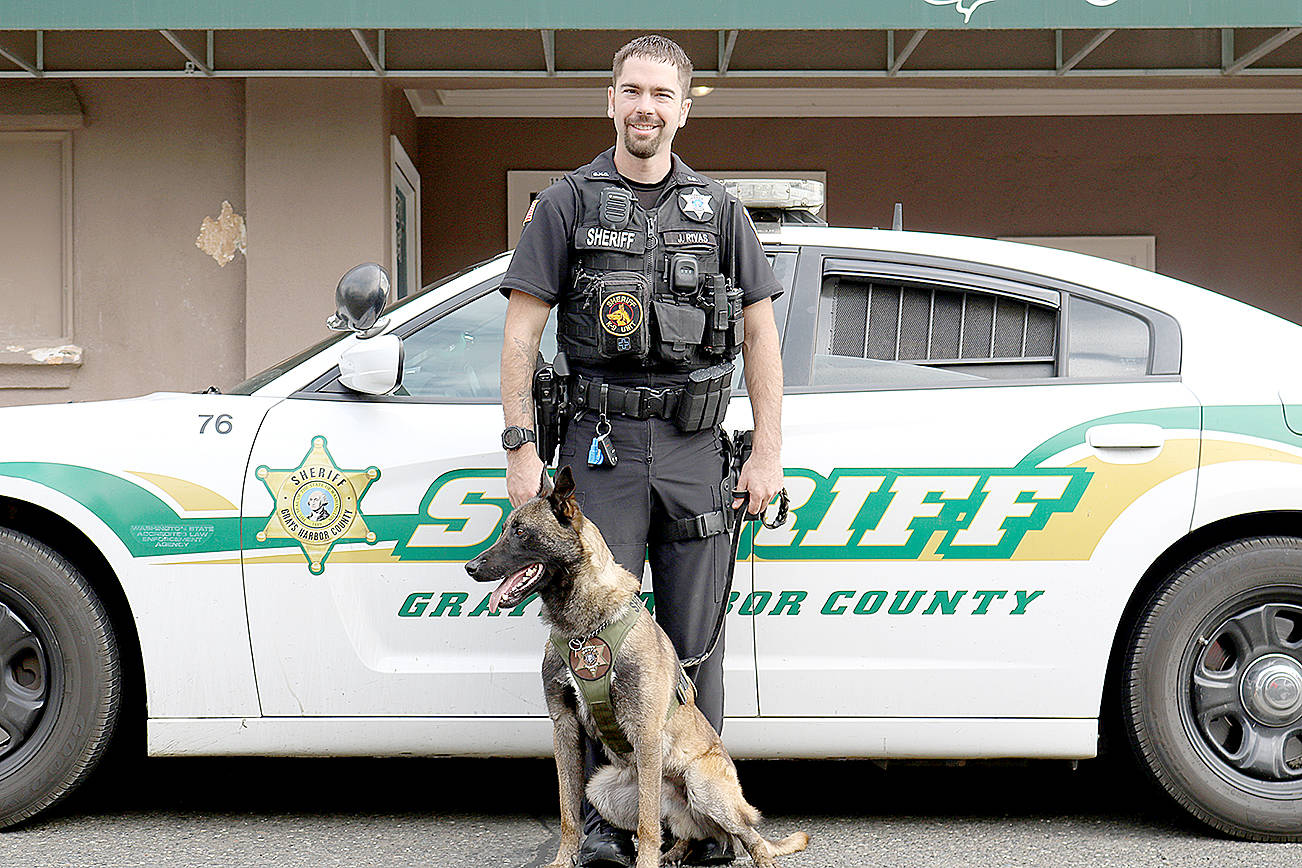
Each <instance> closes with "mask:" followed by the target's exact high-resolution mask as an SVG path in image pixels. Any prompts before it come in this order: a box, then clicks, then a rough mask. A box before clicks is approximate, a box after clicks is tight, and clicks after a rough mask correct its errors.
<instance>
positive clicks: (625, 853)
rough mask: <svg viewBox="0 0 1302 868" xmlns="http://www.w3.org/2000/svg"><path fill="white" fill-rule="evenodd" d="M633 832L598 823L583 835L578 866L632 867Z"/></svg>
mask: <svg viewBox="0 0 1302 868" xmlns="http://www.w3.org/2000/svg"><path fill="white" fill-rule="evenodd" d="M635 857H636V851H635V850H634V849H633V833H632V832H629V831H626V830H624V829H616V828H615V827H614V826H611V825H609V824H607V823H600V824H598V825H596V826H595V827H594V828H592V829H591V830H589V831H588V833H587V834H586V835H584V836H583V846H581V847H580V848H579V863H578V864H579V868H632V865H633V861H634V859H635Z"/></svg>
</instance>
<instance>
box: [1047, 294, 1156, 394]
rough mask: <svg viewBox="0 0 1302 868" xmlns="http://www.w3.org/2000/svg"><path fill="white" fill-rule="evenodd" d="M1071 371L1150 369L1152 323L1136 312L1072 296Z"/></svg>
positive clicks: (1126, 373) (1113, 373)
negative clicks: (1150, 330) (1150, 328)
mask: <svg viewBox="0 0 1302 868" xmlns="http://www.w3.org/2000/svg"><path fill="white" fill-rule="evenodd" d="M1067 322H1068V329H1067V331H1068V338H1067V373H1068V375H1069V376H1072V377H1139V376H1143V375H1144V374H1146V373H1148V359H1149V356H1150V347H1151V345H1152V341H1151V337H1150V334H1149V328H1148V323H1146V322H1145V321H1144V320H1142V319H1140V318H1139V317H1137V316H1135V315H1134V314H1132V313H1127V312H1126V311H1123V310H1118V309H1117V308H1115V307H1110V306H1108V305H1103V304H1099V303H1097V302H1093V301H1089V300H1087V299H1083V298H1079V297H1077V296H1072V298H1071V301H1070V302H1069V306H1068V318H1067Z"/></svg>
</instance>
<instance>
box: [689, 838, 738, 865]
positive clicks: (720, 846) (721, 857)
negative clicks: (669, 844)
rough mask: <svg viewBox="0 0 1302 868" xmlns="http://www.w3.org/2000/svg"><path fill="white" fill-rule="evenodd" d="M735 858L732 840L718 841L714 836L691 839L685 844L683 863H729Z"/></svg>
mask: <svg viewBox="0 0 1302 868" xmlns="http://www.w3.org/2000/svg"><path fill="white" fill-rule="evenodd" d="M736 858H737V854H736V852H734V851H733V849H732V841H731V840H729V841H726V842H723V843H720V842H719V841H718V839H716V838H704V839H702V840H700V841H693V842H692V843H691V844H689V845H688V846H687V856H686V857H684V859H683V864H684V865H731V864H732V863H733V861H735V860H736Z"/></svg>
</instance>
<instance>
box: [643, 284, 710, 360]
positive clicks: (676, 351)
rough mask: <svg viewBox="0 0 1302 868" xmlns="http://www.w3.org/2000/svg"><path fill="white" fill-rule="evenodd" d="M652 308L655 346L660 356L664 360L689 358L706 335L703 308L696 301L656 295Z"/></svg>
mask: <svg viewBox="0 0 1302 868" xmlns="http://www.w3.org/2000/svg"><path fill="white" fill-rule="evenodd" d="M655 311H656V329H657V330H658V332H659V342H658V343H657V345H656V350H657V352H658V353H659V355H660V358H662V359H664V360H665V361H667V362H685V361H687V360H688V359H690V358H691V357H692V354H693V352H694V351H695V350H696V348H697V347H699V346H700V345H701V340H702V338H704V336H705V311H703V310H701V309H700V308H699V307H696V306H695V305H688V304H675V303H673V302H672V301H660V300H659V299H657V300H656V302H655Z"/></svg>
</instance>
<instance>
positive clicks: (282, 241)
mask: <svg viewBox="0 0 1302 868" xmlns="http://www.w3.org/2000/svg"><path fill="white" fill-rule="evenodd" d="M245 107H246V114H247V120H246V137H245V140H246V148H247V157H246V164H245V190H246V200H247V202H248V213H247V215H246V218H247V220H248V227H249V228H248V231H249V253H248V266H247V268H248V289H247V299H246V304H245V316H246V317H247V325H246V342H245V364H246V367H247V370H248V371H249V372H250V373H253V372H256V371H258V370H260V369H262V368H265V367H267V366H268V365H270V364H273V363H275V362H277V361H279V360H280V359H282V358H284V357H286V356H288V355H291V354H292V353H294V352H297V351H298V350H300V349H302V348H303V347H305V346H306V345H308V344H309V343H311V342H313V341H315V340H318V339H320V338H321V337H323V336H325V335H326V334H327V331H326V328H325V319H326V317H327V316H329V315H330V314H331V313H333V312H334V289H335V284H337V283H338V282H339V278H340V277H341V276H342V275H343V273H344V272H345V271H347V270H348V269H350V268H352V267H353V266H354V265H357V264H358V263H361V262H379V263H382V264H383V263H386V262H388V261H389V245H390V243H391V242H390V239H389V236H390V234H391V233H390V229H389V219H390V218H389V213H390V206H389V194H388V187H389V180H388V178H389V174H388V173H389V127H388V109H387V105H386V94H385V88H384V84H383V83H382V82H380V81H376V80H374V79H279V78H255V79H248V80H247V83H246V84H245Z"/></svg>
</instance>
